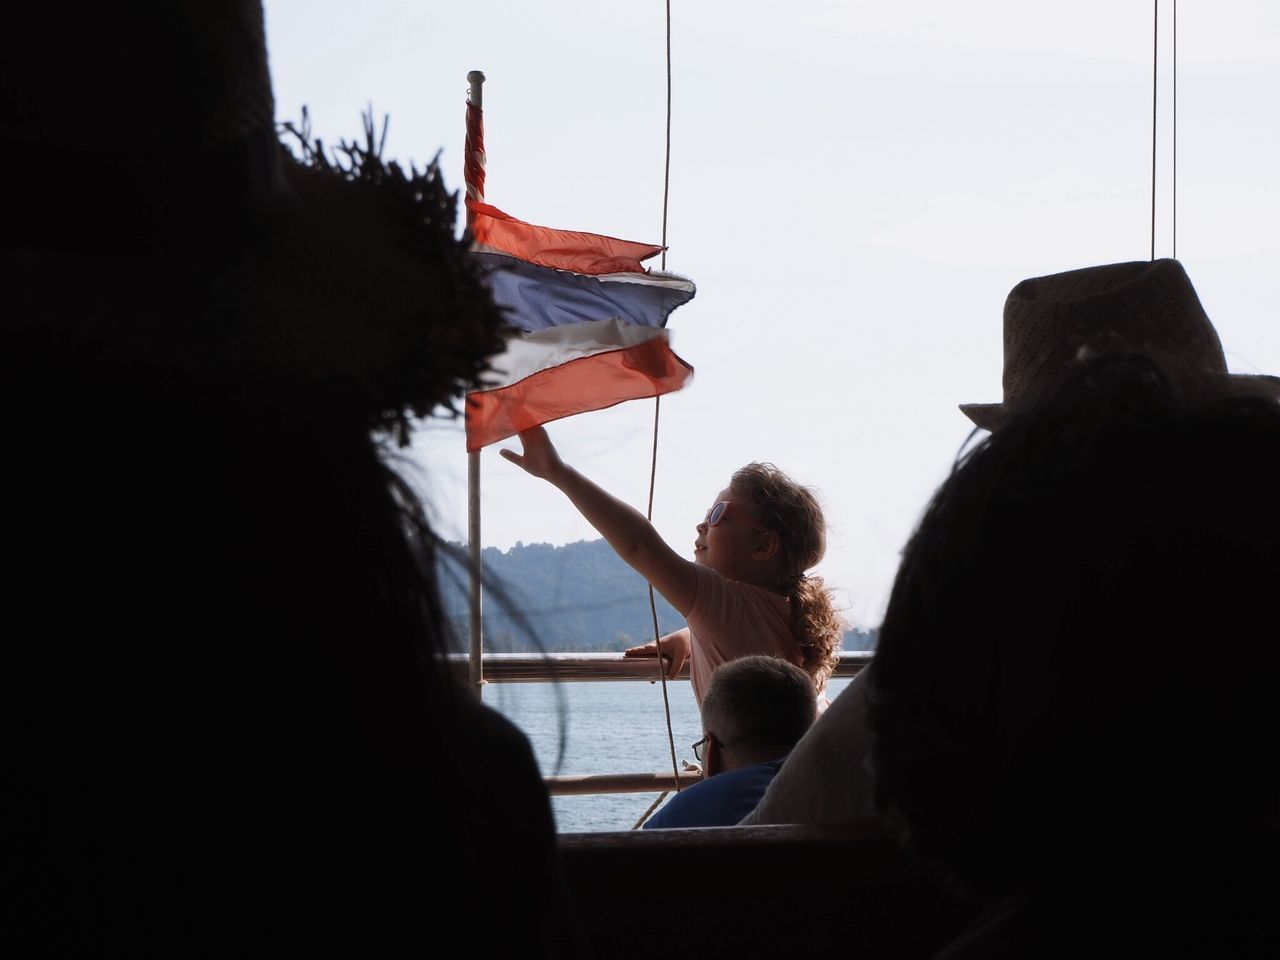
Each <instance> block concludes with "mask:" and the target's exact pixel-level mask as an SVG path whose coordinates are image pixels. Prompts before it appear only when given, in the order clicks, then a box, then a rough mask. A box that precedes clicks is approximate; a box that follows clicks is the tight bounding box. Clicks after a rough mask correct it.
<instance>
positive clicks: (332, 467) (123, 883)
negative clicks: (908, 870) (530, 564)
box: [0, 2, 536, 953]
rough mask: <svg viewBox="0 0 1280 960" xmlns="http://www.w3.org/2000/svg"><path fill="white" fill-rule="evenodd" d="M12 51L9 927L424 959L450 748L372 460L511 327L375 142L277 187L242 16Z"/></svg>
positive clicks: (403, 523)
mask: <svg viewBox="0 0 1280 960" xmlns="http://www.w3.org/2000/svg"><path fill="white" fill-rule="evenodd" d="M68 17H70V20H68ZM4 43H5V44H6V56H5V58H4V59H3V66H2V67H0V69H2V70H3V77H4V84H3V90H4V92H3V94H2V95H0V138H2V139H3V143H4V146H5V153H6V156H7V157H9V158H10V159H12V158H14V157H22V158H23V159H24V162H25V164H26V173H25V175H24V176H23V177H21V178H11V177H6V178H5V183H4V185H3V187H2V188H0V189H3V190H4V191H5V195H6V198H7V199H8V200H11V201H12V203H6V206H5V209H6V211H7V213H11V214H12V216H11V219H10V220H9V222H8V223H7V226H6V229H5V230H4V231H2V237H0V246H2V247H3V254H4V255H3V257H0V280H2V281H3V282H2V283H0V297H2V298H3V300H4V309H3V311H2V313H0V432H2V433H3V436H4V438H5V447H6V484H5V496H4V498H3V501H2V502H0V515H2V516H3V523H2V524H0V526H3V529H4V531H5V534H4V537H3V550H4V559H5V564H4V566H5V568H6V569H7V570H8V571H10V575H9V580H8V583H7V586H6V591H5V592H6V596H7V597H8V598H9V600H8V601H7V602H6V604H5V609H4V617H5V622H4V626H3V632H4V635H5V643H4V653H3V657H4V662H3V664H2V665H0V691H2V693H3V695H2V696H0V699H3V701H4V703H5V716H6V720H5V724H4V729H3V736H4V751H3V752H4V755H5V757H6V774H5V776H6V778H8V779H7V783H6V790H5V795H6V799H7V800H8V801H9V802H10V803H11V804H12V807H11V809H15V810H16V811H17V812H16V813H15V814H14V815H13V816H12V817H11V818H7V819H6V827H5V832H4V841H5V842H4V846H5V849H6V851H8V852H9V853H10V854H12V855H13V856H14V857H15V858H16V859H15V860H13V861H11V862H13V863H19V864H21V868H20V869H15V872H13V873H11V874H10V878H11V877H12V876H18V875H21V876H22V877H23V879H22V881H21V883H20V884H18V885H17V887H16V888H14V889H11V886H10V884H9V883H7V882H6V885H5V891H4V892H5V895H4V897H3V899H4V900H5V902H6V909H8V910H12V911H14V913H13V914H12V916H14V917H21V919H22V922H23V923H24V924H26V925H28V926H26V927H24V929H26V930H27V932H28V935H29V936H32V937H35V938H37V939H39V940H40V941H41V942H44V943H46V944H47V945H49V949H50V950H52V951H53V952H63V953H76V952H81V951H82V950H83V949H84V947H83V944H85V943H91V944H94V946H93V947H92V948H90V949H92V950H94V951H97V950H108V951H110V950H111V949H114V948H115V947H117V946H120V945H121V944H123V943H128V944H129V945H130V952H135V948H136V952H138V953H154V952H173V951H176V952H179V953H181V952H184V951H189V948H190V945H191V942H192V941H193V940H195V939H199V940H200V942H201V949H204V950H208V951H210V952H215V953H217V952H226V950H228V949H231V950H238V949H241V948H242V947H243V945H244V944H245V943H248V942H254V943H255V944H257V945H258V947H259V949H263V950H266V951H268V952H281V951H284V952H313V951H314V949H317V948H318V945H321V944H323V945H324V946H325V947H326V948H332V949H341V947H339V946H336V945H339V944H343V943H345V942H346V941H345V940H344V937H347V936H352V935H354V933H355V931H356V930H357V929H359V931H360V935H361V936H362V937H363V936H367V935H370V934H372V935H373V936H374V939H375V940H376V941H381V940H383V939H385V940H386V941H387V942H392V943H403V941H402V940H401V939H400V938H401V937H402V936H406V935H407V936H412V937H418V936H420V927H421V910H422V904H423V902H424V901H423V883H422V882H421V878H422V877H429V876H430V875H431V870H432V869H433V867H432V865H433V864H434V865H435V869H436V870H437V871H440V870H444V871H448V872H457V871H465V870H467V869H469V867H468V860H467V858H469V857H475V856H476V850H477V847H476V845H475V843H474V842H473V841H474V840H475V837H474V836H466V835H465V834H466V831H465V830H463V829H461V828H460V829H458V830H448V829H444V830H441V831H440V832H439V833H438V834H437V833H436V832H435V831H434V829H433V830H431V831H428V830H427V829H426V826H425V825H426V824H434V823H439V822H448V821H449V820H450V819H451V818H452V817H453V816H455V815H456V814H457V813H458V811H459V810H462V809H465V807H466V804H467V802H468V801H467V798H466V794H467V790H468V789H471V788H472V782H471V781H470V780H469V779H468V778H467V777H464V776H462V775H461V774H460V773H459V771H460V770H462V769H464V768H466V765H467V763H469V762H470V760H471V755H472V754H473V752H474V748H473V747H472V746H469V745H468V744H467V742H466V736H467V734H468V730H467V729H465V727H463V726H462V723H461V721H460V720H459V716H460V715H459V712H458V710H456V709H455V707H457V706H458V703H459V701H458V700H457V698H456V696H455V693H454V690H453V687H452V684H451V683H450V681H449V680H448V678H447V677H446V676H445V668H444V666H443V664H442V658H441V654H442V653H443V652H444V650H445V649H446V637H445V634H444V632H443V629H442V627H441V620H440V615H439V605H438V601H437V597H436V590H435V583H434V565H433V556H432V554H433V549H434V538H433V536H432V534H431V531H430V528H429V526H428V524H427V522H426V519H425V517H424V514H423V509H422V507H421V504H420V503H419V501H418V499H417V497H416V495H415V494H414V492H413V491H412V490H411V489H410V487H409V485H408V484H407V483H406V482H405V481H404V480H403V479H402V478H401V477H400V476H399V475H398V474H397V472H396V470H395V469H394V467H395V462H394V458H395V456H396V448H397V445H398V444H402V443H403V442H405V440H406V436H407V431H408V427H409V424H410V421H411V420H412V418H413V417H414V416H417V415H424V416H425V415H427V414H429V413H430V412H431V411H433V410H434V409H436V408H437V407H438V405H440V404H448V403H451V402H456V400H457V398H458V396H459V394H460V391H461V388H462V387H463V386H464V385H466V384H470V383H474V382H475V381H476V379H477V378H478V377H479V375H480V374H481V372H482V371H483V369H484V366H485V363H486V358H487V356H488V355H489V354H490V353H492V352H493V351H494V350H495V349H496V348H497V347H498V345H499V344H500V340H501V332H502V329H503V322H502V318H501V315H500V313H499V312H498V310H497V308H496V307H494V305H493V303H492V301H491V298H490V297H489V295H488V293H487V292H486V290H485V288H484V286H483V284H482V283H481V281H480V278H479V276H478V273H477V272H476V270H475V269H474V268H473V267H472V266H471V265H470V263H469V260H468V257H467V255H466V249H465V246H464V244H463V243H462V242H461V241H459V240H458V239H457V238H456V237H455V236H454V229H455V211H454V203H453V198H452V197H451V196H450V195H449V194H448V193H447V192H446V191H445V190H444V188H443V186H442V184H441V183H440V180H439V175H438V171H437V170H436V169H435V168H434V167H431V168H428V169H427V170H426V171H422V172H416V171H404V170H402V169H400V168H398V167H396V166H395V165H393V164H388V163H384V162H383V161H382V159H381V157H380V156H378V151H377V146H376V142H375V140H376V138H374V137H373V136H372V131H371V130H370V131H366V132H367V134H368V137H367V140H366V142H365V144H364V145H348V146H347V147H346V148H344V149H342V150H339V151H337V152H336V153H329V154H322V152H321V151H320V150H319V147H318V145H317V144H314V143H311V142H310V141H308V140H307V138H306V137H305V136H300V137H295V138H287V139H291V140H293V141H295V142H296V144H297V149H298V150H299V151H300V153H301V155H302V159H297V158H295V157H294V156H292V155H291V154H290V153H289V152H288V151H287V150H286V148H285V146H284V145H283V144H282V143H281V141H280V139H279V138H278V133H277V130H276V128H275V125H274V116H273V98H272V94H271V88H270V77H269V73H268V71H267V62H266V45H265V38H264V36H263V25H262V10H261V7H260V5H259V4H258V3H256V2H240V3H230V4H224V5H218V6H216V8H215V7H214V6H211V5H208V4H199V3H192V2H176V3H150V4H143V5H140V6H129V7H128V8H127V9H126V8H122V7H115V6H101V5H99V6H89V7H85V8H77V9H76V10H75V11H72V12H70V13H68V11H67V10H65V9H61V8H55V7H40V8H36V7H28V8H24V9H23V10H22V11H21V12H16V13H15V16H14V17H13V18H11V20H10V22H9V23H8V24H7V26H6V30H5V40H4ZM10 47H12V54H13V55H12V56H10V55H8V54H9V53H10V49H9V48H10ZM10 786H12V789H9V787H10ZM535 786H536V783H535ZM397 850H398V851H400V852H399V853H395V852H394V851H397ZM409 866H411V867H412V868H413V870H414V871H421V873H420V874H419V875H418V876H419V880H418V881H415V882H411V883H403V882H402V876H403V874H404V873H405V872H406V869H405V868H406V867H409ZM393 874H395V875H396V879H395V881H394V882H392V879H391V878H392V875H393ZM459 875H460V874H459ZM344 878H345V879H344ZM7 879H8V878H7ZM472 879H474V877H472ZM462 882H464V883H465V882H470V881H469V880H464V881H462ZM437 889H438V883H437ZM415 891H416V892H415ZM442 896H444V895H442ZM214 914H216V915H217V917H218V921H217V922H216V923H215V922H211V921H210V917H211V916H213V915H214ZM372 917H377V918H379V922H378V923H377V924H374V923H372V922H367V921H369V918H372ZM373 927H376V929H371V928H373ZM174 936H176V937H177V940H176V941H175V940H173V939H172V938H173V937H174ZM274 937H280V938H281V941H276V940H273V939H272V938H274ZM188 938H190V939H188ZM375 952H376V951H375Z"/></svg>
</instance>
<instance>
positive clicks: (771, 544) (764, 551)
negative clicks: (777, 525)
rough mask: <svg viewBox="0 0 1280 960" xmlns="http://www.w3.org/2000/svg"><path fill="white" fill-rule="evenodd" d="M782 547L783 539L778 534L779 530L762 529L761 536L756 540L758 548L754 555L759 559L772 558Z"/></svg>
mask: <svg viewBox="0 0 1280 960" xmlns="http://www.w3.org/2000/svg"><path fill="white" fill-rule="evenodd" d="M781 549H782V539H781V538H780V537H779V536H778V531H776V530H764V531H761V533H760V538H759V539H758V540H757V541H756V549H755V553H754V554H753V556H754V557H755V559H757V560H772V559H773V558H774V557H776V556H777V555H778V552H779V551H780V550H781Z"/></svg>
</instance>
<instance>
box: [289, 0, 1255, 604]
mask: <svg viewBox="0 0 1280 960" xmlns="http://www.w3.org/2000/svg"><path fill="white" fill-rule="evenodd" d="M1172 6H1173V5H1172V3H1171V2H1169V0H1166V2H1165V3H1162V4H1161V5H1160V8H1161V10H1160V15H1161V27H1162V29H1161V37H1160V40H1161V42H1160V60H1161V71H1160V73H1161V76H1160V81H1161V82H1160V98H1161V109H1160V117H1159V140H1160V146H1159V152H1158V163H1159V171H1160V174H1159V179H1158V183H1157V190H1158V194H1159V197H1160V204H1159V209H1158V217H1157V223H1156V228H1157V242H1156V252H1157V255H1158V256H1169V255H1170V254H1171V253H1172V217H1171V211H1172V203H1171V200H1172V197H1173V183H1172V177H1171V173H1172V167H1173V162H1172V161H1173V154H1172V150H1171V149H1170V147H1171V140H1172V137H1171V133H1172V126H1173V115H1172V112H1171V110H1170V109H1169V107H1170V106H1171V104H1172V94H1173V85H1172V76H1171V73H1170V71H1169V70H1168V69H1167V68H1168V67H1169V66H1170V65H1171V57H1172V49H1173V47H1172V37H1171V35H1170V31H1169V29H1168V28H1169V26H1170V24H1171V20H1172ZM672 8H673V10H672V26H671V34H672V40H671V43H672V58H673V60H672V80H673V91H672V108H673V112H672V120H671V128H672V132H671V175H670V202H669V226H668V236H667V239H668V244H669V246H670V252H669V254H668V258H667V269H669V270H673V271H675V272H678V273H682V274H684V275H686V276H689V277H691V278H692V279H693V280H694V281H695V283H696V284H697V285H698V294H697V297H696V298H695V299H694V300H693V302H692V303H690V304H688V305H687V306H685V307H682V308H681V309H679V310H677V311H676V312H675V313H674V314H673V315H672V318H671V321H670V324H669V329H670V330H671V337H672V345H673V347H674V348H675V350H676V352H677V353H679V354H680V355H681V356H682V357H683V358H684V359H685V360H687V361H688V362H689V363H690V364H692V365H693V366H694V368H695V369H696V374H695V377H694V380H693V382H692V383H691V384H690V385H689V386H688V387H686V388H685V389H684V390H683V391H680V392H678V393H675V394H671V395H668V396H667V397H665V398H663V400H662V408H661V410H662V412H661V420H660V425H659V441H658V469H657V487H656V492H655V496H654V522H655V523H656V525H657V527H658V529H659V530H660V531H661V533H662V534H663V536H664V537H666V538H667V540H668V542H670V543H671V544H672V545H673V546H675V547H677V548H686V547H687V548H688V549H689V551H690V554H691V553H692V543H693V538H694V524H695V522H696V521H697V520H698V519H700V518H701V517H702V516H703V514H704V513H705V511H706V509H707V507H708V506H709V505H710V501H711V499H712V497H713V496H714V495H715V493H716V492H717V491H718V490H720V489H721V488H722V487H723V486H724V485H725V484H726V483H727V480H728V477H729V475H730V473H732V471H733V470H734V469H736V468H737V467H738V466H741V465H742V464H743V463H746V462H748V461H750V460H772V461H773V462H775V463H777V464H779V465H780V466H782V467H783V468H784V469H786V470H787V471H788V472H790V473H791V474H792V475H793V476H794V477H796V478H797V479H799V480H800V481H802V482H804V483H807V484H810V485H812V486H814V487H816V488H818V489H819V490H820V491H821V493H822V495H823V500H824V504H825V508H826V511H827V517H828V520H829V523H830V534H829V546H828V551H827V557H826V559H825V560H824V561H823V563H822V564H821V566H820V567H819V568H818V572H819V573H821V574H822V575H824V576H825V577H826V578H827V580H828V582H829V583H830V584H831V585H832V586H834V587H836V588H837V590H838V592H839V595H840V597H841V598H842V600H843V602H844V603H846V604H847V612H848V615H849V617H850V619H851V620H852V622H853V623H854V624H855V625H858V626H862V627H870V626H874V625H876V624H878V623H879V622H880V619H881V617H882V615H883V612H884V607H885V604H886V602H887V599H888V594H889V589H890V586H891V584H892V580H893V575H894V571H895V569H896V566H897V561H898V553H899V551H900V550H901V548H902V546H903V545H904V543H905V542H906V540H907V538H908V536H909V535H910V533H911V530H912V528H913V526H914V524H915V522H916V520H917V519H918V517H919V515H920V513H921V510H922V509H923V507H924V505H925V503H926V501H927V499H928V497H929V495H930V493H931V492H932V490H933V489H934V488H935V487H936V485H937V484H938V482H939V481H940V480H941V479H942V478H943V477H944V476H945V474H946V471H947V469H948V467H949V466H950V464H951V462H952V460H953V459H954V457H955V454H956V452H957V450H958V449H959V448H960V446H961V445H962V444H963V443H964V441H965V439H966V437H967V436H968V433H969V422H968V420H966V419H965V417H964V416H963V415H962V414H961V413H960V412H959V411H958V410H957V409H956V407H957V404H960V403H965V402H987V401H996V400H999V399H1000V372H1001V310H1002V307H1003V304H1004V299H1005V296H1006V295H1007V293H1008V291H1009V289H1010V288H1011V287H1013V286H1014V285H1015V284H1016V283H1017V282H1018V281H1019V280H1022V279H1024V278H1026V277H1031V276H1038V275H1043V274H1047V273H1054V272H1057V271H1060V270H1067V269H1072V268H1076V267H1083V266H1089V265H1093V264H1098V263H1106V262H1111V261H1120V260H1139V259H1146V258H1147V257H1148V256H1149V255H1150V243H1151V180H1150V177H1151V121H1152V116H1151V83H1152V41H1153V35H1152V4H1151V3H1149V2H1143V3H1136V2H1132V0H1125V2H1116V0H1077V2H1073V3H1070V4H1050V3H1027V2H1025V0H1004V2H996V0H986V2H969V3H956V2H953V0H952V2H942V0H928V2H926V0H917V2H914V3H909V4H889V3H884V2H883V0H874V2H873V0H857V2H834V0H832V2H826V3H823V2H817V0H790V2H788V3H787V4H785V5H784V4H779V3H764V2H745V0H733V2H729V0H698V2H685V3H682V2H679V0H676V2H673V3H672ZM266 12H267V36H268V48H269V52H270V57H271V71H272V75H273V78H274V83H275V93H276V114H277V119H280V120H287V119H296V118H297V117H298V116H299V114H300V112H301V108H302V106H303V105H304V104H305V105H306V106H307V107H308V108H309V110H310V113H311V116H312V121H313V128H314V130H315V132H316V133H317V134H318V135H319V136H320V137H322V138H323V139H325V140H327V141H335V140H337V139H338V138H340V137H348V138H351V137H354V136H356V135H357V134H358V133H359V131H360V129H361V121H360V114H361V111H362V110H363V109H364V108H365V107H366V105H367V104H370V103H371V104H372V105H373V108H374V112H375V114H376V115H377V116H378V117H381V116H382V115H383V114H389V115H390V118H391V124H390V131H389V136H388V139H387V151H386V153H387V156H388V157H389V158H391V159H397V160H400V161H402V162H405V161H409V160H412V161H414V162H415V163H417V164H418V165H421V164H422V163H423V162H425V161H427V160H429V159H430V158H431V157H432V156H434V155H435V154H436V152H437V151H440V159H441V166H442V169H443V171H444V176H445V182H446V184H447V185H448V186H450V187H451V188H461V186H462V142H463V134H464V129H463V119H464V106H465V97H466V88H467V84H466V74H467V71H468V70H472V69H479V70H483V71H484V72H485V74H486V75H487V77H488V82H487V83H486V84H485V88H484V98H485V99H484V106H485V121H486V128H485V137H486V146H487V148H488V156H489V164H488V188H487V199H488V200H489V201H490V202H491V203H493V204H495V205H496V206H498V207H501V208H502V209H504V210H506V211H507V212H508V213H510V214H512V215H513V216H516V217H519V218H521V219H524V220H529V221H532V222H534V223H541V224H546V225H548V226H553V227H563V228H572V229H580V230H589V231H594V232H598V233H606V234H610V235H613V236H619V237H625V238H628V239H634V240H644V241H657V240H659V239H660V238H661V235H662V197H663V152H664V136H665V125H666V112H665V111H666V100H667V91H666V61H665V56H666V53H665V42H666V39H665V37H666V20H665V5H664V3H661V2H657V0H650V2H648V3H611V2H602V0H542V2H538V3H529V2H524V0H489V2H478V3H455V4H446V3H440V2H432V3H423V2H409V0H365V2H364V3H361V4H351V3H346V2H343V3H337V2H332V0H324V2H318V0H267V2H266ZM1277 91H1280V5H1275V4H1269V3H1265V2H1244V0H1213V2H1209V0H1183V2H1182V3H1181V4H1179V9H1178V91H1177V95H1178V104H1177V132H1178V144H1177V147H1178V149H1177V254H1178V257H1179V259H1181V260H1182V261H1183V263H1184V264H1185V265H1186V267H1187V270H1188V272H1189V274H1190V276H1191V279H1192V281H1193V282H1194V283H1195V285H1196V288H1197V290H1198V292H1199V294H1200V298H1201V300H1202V301H1203V303H1204V305H1205V308H1206V310H1207V311H1208V313H1209V316H1210V317H1211V318H1212V319H1213V321H1214V324H1215V325H1216V327H1217V328H1218V332H1219V334H1220V336H1221V338H1222V341H1223V345H1224V347H1225V348H1226V351H1227V361H1228V365H1229V366H1230V367H1231V369H1232V370H1233V371H1235V372H1240V373H1256V372H1268V373H1280V322H1278V320H1277V304H1280V268H1278V264H1280V182H1278V180H1277V175H1276V171H1277V170H1280V111H1277V109H1276V106H1275V96H1276V92H1277ZM653 409H654V403H653V401H633V402H631V403H627V404H623V405H621V406H619V407H617V408H615V409H613V410H610V411H604V412H600V413H592V414H585V415H583V416H579V417H576V418H572V419H569V420H564V421H560V422H558V423H555V424H552V425H551V426H550V428H549V429H550V432H551V436H552V438H553V439H554V440H555V442H556V443H557V444H558V446H559V447H560V450H561V453H562V455H563V456H564V458H565V459H566V460H567V461H568V462H569V463H571V464H573V465H574V466H576V467H577V468H578V469H580V470H581V471H583V472H584V473H585V474H587V475H588V476H590V477H592V478H593V479H595V480H597V481H598V482H599V483H601V484H602V485H603V486H605V487H606V488H607V489H609V490H610V491H612V492H613V493H615V494H617V495H618V496H620V497H622V498H623V499H625V500H628V501H629V502H631V503H633V504H635V505H636V506H637V507H639V508H640V509H641V510H644V509H645V505H646V501H647V498H648V489H649V470H650V455H651V443H652V435H653ZM412 455H413V457H414V459H415V460H417V461H418V462H420V463H422V464H423V465H424V467H425V471H426V474H427V479H426V487H427V490H428V497H429V499H430V500H431V502H432V504H433V506H434V510H435V515H436V519H437V528H438V530H439V531H440V532H441V533H442V534H443V535H444V536H446V537H449V538H451V539H457V540H465V539H466V529H467V526H466V525H467V507H466V488H467V480H466V476H467V471H466V454H465V451H464V441H463V436H462V428H461V424H451V423H448V422H443V421H442V422H434V423H432V424H430V425H428V426H427V427H426V428H424V430H423V431H422V435H421V436H420V438H419V439H418V440H417V441H416V442H415V445H414V447H413V450H412ZM481 461H482V488H481V496H482V539H483V542H484V544H485V545H486V546H497V547H501V548H504V549H505V548H508V547H510V546H511V545H512V544H514V543H516V542H517V541H524V542H527V543H529V542H550V543H565V542H570V541H574V540H579V539H594V538H595V536H596V534H595V533H594V531H592V530H591V528H590V527H588V526H587V525H586V524H585V522H584V521H582V520H581V519H580V518H579V517H578V515H577V513H576V512H575V511H574V510H573V509H572V507H570V505H569V504H568V502H567V501H566V500H564V499H563V497H562V496H561V495H560V494H559V493H558V492H557V491H555V490H554V489H553V488H551V487H550V486H549V485H546V484H544V483H541V482H540V481H536V480H534V479H532V478H530V477H528V476H526V475H525V474H523V473H522V472H521V471H520V470H518V469H517V468H516V467H514V466H513V465H511V464H508V463H507V462H506V461H504V460H502V459H501V458H500V457H498V456H497V453H496V450H495V449H494V448H489V449H487V450H486V451H485V452H484V453H483V454H482V457H481ZM1046 548H1049V549H1051V548H1052V546H1051V545H1046Z"/></svg>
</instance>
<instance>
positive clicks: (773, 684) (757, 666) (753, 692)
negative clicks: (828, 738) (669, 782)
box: [702, 656, 818, 776]
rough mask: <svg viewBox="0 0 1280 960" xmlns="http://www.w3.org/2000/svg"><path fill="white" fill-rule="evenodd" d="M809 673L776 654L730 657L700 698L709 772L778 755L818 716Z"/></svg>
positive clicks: (801, 734) (792, 744) (747, 764)
mask: <svg viewBox="0 0 1280 960" xmlns="http://www.w3.org/2000/svg"><path fill="white" fill-rule="evenodd" d="M817 712H818V703H817V691H816V690H815V688H814V685H813V678H812V677H810V676H809V674H807V673H806V672H805V671H804V670H803V669H801V668H800V667H797V666H796V665H795V664H794V663H791V662H790V661H787V660H783V659H781V658H780V657H767V656H750V657H741V658H740V659H737V660H731V661H730V662H728V663H726V664H725V665H724V666H722V667H720V668H719V669H718V670H717V671H716V672H715V675H714V676H713V677H712V678H711V685H710V686H709V687H708V688H707V695H706V696H705V697H704V698H703V700H702V730H703V733H704V734H705V736H706V738H707V752H706V754H705V756H706V769H707V775H708V776H714V775H715V774H717V773H724V772H725V771H728V770H735V769H737V768H739V767H745V766H750V765H751V764H753V763H764V762H766V761H768V760H776V759H777V758H778V757H780V756H782V755H783V754H785V753H787V752H788V751H790V750H791V748H792V747H793V746H795V744H796V741H797V740H799V739H800V738H801V737H802V736H804V733H805V731H806V730H808V729H809V727H810V726H811V725H812V724H813V721H814V718H815V717H816V716H817Z"/></svg>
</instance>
